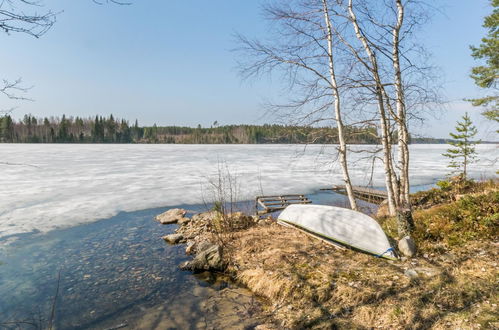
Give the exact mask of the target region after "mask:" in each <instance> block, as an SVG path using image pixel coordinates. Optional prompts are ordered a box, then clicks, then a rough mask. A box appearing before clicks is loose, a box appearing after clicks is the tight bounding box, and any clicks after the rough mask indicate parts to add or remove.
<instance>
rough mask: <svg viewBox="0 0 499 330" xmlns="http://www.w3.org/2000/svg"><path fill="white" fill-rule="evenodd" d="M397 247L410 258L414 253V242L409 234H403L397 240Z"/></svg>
mask: <svg viewBox="0 0 499 330" xmlns="http://www.w3.org/2000/svg"><path fill="white" fill-rule="evenodd" d="M398 248H399V251H400V252H401V253H402V254H403V255H404V256H406V257H409V258H412V257H414V256H415V255H416V244H415V243H414V241H413V240H412V238H410V237H409V236H405V237H404V238H402V239H401V240H400V241H399V243H398Z"/></svg>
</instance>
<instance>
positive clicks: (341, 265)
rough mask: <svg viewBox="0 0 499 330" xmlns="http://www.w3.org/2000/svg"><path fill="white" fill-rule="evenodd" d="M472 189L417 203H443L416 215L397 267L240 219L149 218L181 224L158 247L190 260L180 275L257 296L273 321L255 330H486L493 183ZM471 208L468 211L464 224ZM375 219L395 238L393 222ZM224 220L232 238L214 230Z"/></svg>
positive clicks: (494, 293) (493, 241)
mask: <svg viewBox="0 0 499 330" xmlns="http://www.w3.org/2000/svg"><path fill="white" fill-rule="evenodd" d="M482 188H483V189H482ZM473 189H474V190H473V195H470V196H471V197H463V198H460V199H459V200H455V199H451V198H449V199H445V198H443V197H442V196H444V197H445V196H447V195H444V194H443V193H440V192H439V191H429V192H428V193H427V194H423V193H419V195H417V196H415V197H418V198H432V197H431V196H434V195H438V196H439V200H442V201H443V202H439V203H431V207H429V208H427V209H424V208H420V209H418V210H417V211H416V212H415V213H414V215H415V218H414V220H415V224H416V228H415V232H414V237H415V240H416V243H417V246H418V251H417V253H416V254H415V255H414V256H413V257H407V258H402V259H401V260H398V261H388V260H384V259H379V258H375V257H373V256H371V255H366V254H363V253H359V252H355V251H352V250H338V249H336V248H334V247H333V246H331V245H329V244H326V243H324V242H322V241H320V240H317V239H314V238H312V237H310V236H308V235H306V234H304V233H302V232H300V231H297V230H294V229H292V228H287V227H283V226H280V225H278V224H277V223H275V222H274V221H273V220H272V219H271V218H268V219H264V220H259V219H258V218H256V217H251V216H247V215H244V214H242V213H233V214H229V215H223V214H220V213H218V212H214V211H211V212H204V213H200V214H196V215H194V216H192V217H191V218H189V217H187V216H186V214H187V212H185V211H184V210H170V211H168V212H166V213H164V214H162V215H160V216H158V218H157V220H158V221H167V222H168V223H177V224H178V225H179V227H178V228H177V230H176V231H175V233H174V234H171V235H167V236H165V237H164V239H165V241H167V242H168V243H170V244H185V246H186V253H187V254H189V255H192V256H193V258H192V260H190V261H187V262H185V263H183V264H182V265H180V267H181V268H182V269H186V270H190V271H193V272H200V271H207V270H208V271H215V272H223V273H225V274H227V275H229V276H230V277H231V278H232V279H233V280H235V281H236V282H237V283H240V284H242V285H243V286H245V287H247V288H248V289H249V290H250V291H251V292H253V294H255V295H256V296H258V297H260V298H261V301H262V303H263V305H264V311H263V312H264V313H265V314H266V315H268V316H269V319H270V320H271V322H268V323H266V324H264V325H261V326H260V329H273V328H276V329H277V328H313V329H330V328H376V327H378V328H391V329H403V328H431V329H448V328H470V329H478V328H480V327H482V328H490V327H492V328H494V327H497V326H499V324H498V322H497V318H496V317H495V316H496V311H497V304H498V303H499V301H498V300H499V298H498V297H499V292H498V289H497V285H496V281H497V276H499V266H498V263H497V260H499V243H498V235H497V214H499V209H498V205H499V192H498V185H497V183H494V182H493V183H491V184H490V185H488V186H484V187H475V188H473ZM423 195H424V196H423ZM450 210H452V211H450ZM470 210H473V212H476V213H474V214H473V215H472V216H471V217H470ZM179 215H181V216H179ZM170 216H171V217H172V218H171V219H167V218H169V217H170ZM175 216H177V218H176V220H174V219H173V218H174V217H175ZM466 217H470V220H468V219H467V218H466ZM453 219H461V220H459V221H461V222H460V223H458V222H453V221H457V220H453ZM463 219H464V220H463ZM494 219H495V220H494ZM378 221H379V222H380V224H381V225H382V227H383V229H384V230H385V232H386V233H387V234H388V235H389V236H391V237H396V236H395V234H394V228H395V227H396V225H395V224H396V221H395V219H393V218H390V217H386V216H385V217H379V218H378ZM467 221H469V223H468V222H467ZM227 222H229V223H230V224H231V226H232V227H231V228H230V229H231V230H230V231H224V230H222V229H223V228H224V226H227ZM491 224H495V225H496V226H495V228H496V229H494V226H492V227H491ZM439 226H442V227H439ZM477 226H482V227H480V228H478V227H477ZM436 227H438V228H436ZM225 229H227V228H225ZM472 229H473V230H474V231H476V233H477V234H476V235H475V236H473V235H470V230H472ZM436 233H440V236H437V234H436ZM454 237H458V238H459V239H460V240H459V241H456V239H457V238H454ZM494 315H495V316H494Z"/></svg>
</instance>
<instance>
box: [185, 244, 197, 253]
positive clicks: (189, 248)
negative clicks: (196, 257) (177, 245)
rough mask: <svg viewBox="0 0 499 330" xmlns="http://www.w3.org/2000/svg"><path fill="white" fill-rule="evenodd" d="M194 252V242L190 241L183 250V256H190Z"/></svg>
mask: <svg viewBox="0 0 499 330" xmlns="http://www.w3.org/2000/svg"><path fill="white" fill-rule="evenodd" d="M195 251H196V242H193V241H190V242H189V243H187V247H186V248H185V254H187V255H190V254H193V253H194V252H195Z"/></svg>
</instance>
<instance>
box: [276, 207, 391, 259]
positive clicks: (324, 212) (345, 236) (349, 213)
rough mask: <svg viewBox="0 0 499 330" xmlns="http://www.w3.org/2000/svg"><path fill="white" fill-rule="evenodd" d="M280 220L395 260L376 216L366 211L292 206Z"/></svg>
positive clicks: (284, 212)
mask: <svg viewBox="0 0 499 330" xmlns="http://www.w3.org/2000/svg"><path fill="white" fill-rule="evenodd" d="M277 220H278V222H280V223H283V224H288V225H292V226H295V227H297V228H299V229H302V230H304V231H306V232H308V233H310V234H313V235H314V236H318V237H319V238H322V239H324V240H327V241H331V242H332V243H339V244H341V245H344V246H347V247H351V248H354V249H357V250H361V251H363V252H367V253H370V254H373V255H375V256H378V257H383V258H387V259H394V258H395V254H394V252H393V249H392V247H391V246H390V243H389V242H388V238H387V237H386V235H385V233H384V231H383V229H381V227H380V225H379V224H378V223H377V222H376V220H374V219H373V218H371V217H369V216H368V215H365V214H363V213H360V212H357V211H353V210H349V209H345V208H341V207H334V206H327V205H298V204H296V205H289V206H288V207H286V208H285V209H284V210H283V211H282V212H281V214H280V215H279V217H278V219H277Z"/></svg>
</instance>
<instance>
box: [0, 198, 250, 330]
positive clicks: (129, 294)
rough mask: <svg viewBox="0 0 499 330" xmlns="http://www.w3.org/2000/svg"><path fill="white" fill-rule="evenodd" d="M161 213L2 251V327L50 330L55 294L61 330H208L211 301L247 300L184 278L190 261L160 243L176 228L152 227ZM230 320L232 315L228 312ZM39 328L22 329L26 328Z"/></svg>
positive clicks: (124, 216)
mask: <svg viewBox="0 0 499 330" xmlns="http://www.w3.org/2000/svg"><path fill="white" fill-rule="evenodd" d="M192 208H193V207H190V209H192ZM163 211H165V209H164V208H158V209H149V210H144V211H137V212H131V213H120V214H118V215H117V216H115V217H112V218H110V219H107V220H101V221H98V222H94V223H90V224H86V225H81V226H77V227H72V228H69V229H63V230H55V231H51V232H49V233H47V234H31V235H28V236H26V235H25V236H24V237H23V238H22V239H19V240H16V241H15V242H14V243H12V244H10V245H8V246H6V247H4V249H2V250H0V261H1V265H0V323H2V322H14V321H15V322H18V321H26V322H29V323H33V324H34V325H40V324H42V325H44V326H47V325H48V322H49V320H50V318H51V317H50V315H51V310H52V304H53V299H54V296H55V295H56V293H57V292H58V293H57V300H56V305H55V306H56V308H55V321H56V322H55V323H56V326H57V328H59V329H69V328H71V329H84V328H85V329H86V328H100V329H102V328H105V327H115V326H117V325H125V324H126V325H127V326H129V327H130V326H131V325H133V327H132V328H154V327H155V326H154V324H155V323H158V325H159V324H162V325H165V322H169V323H170V326H172V327H178V326H181V327H185V326H189V327H191V326H193V327H197V326H196V325H198V326H199V327H201V328H204V326H205V323H206V318H208V319H209V318H210V317H211V318H214V317H213V314H214V312H212V313H211V314H212V315H209V314H210V313H207V312H206V311H203V306H204V305H203V304H205V305H206V304H207V303H208V302H209V299H208V298H210V299H213V297H218V298H219V299H220V300H222V301H224V299H223V298H221V297H224V295H225V296H226V295H227V292H226V291H227V290H229V289H230V290H231V292H232V293H231V295H232V296H233V295H234V292H233V291H234V290H235V292H238V293H237V294H239V295H243V294H245V295H246V296H249V293H248V292H244V291H240V290H241V289H240V288H237V287H234V286H233V285H232V284H230V282H223V281H222V282H220V281H218V282H213V283H210V281H209V279H208V280H207V279H206V278H205V279H203V278H202V277H199V276H192V275H191V274H190V273H189V272H183V271H180V270H179V269H178V264H179V263H180V262H182V261H184V260H187V257H186V255H185V252H184V247H183V246H181V245H180V246H169V245H167V244H166V243H165V242H164V241H163V240H162V239H161V236H163V235H165V234H168V233H171V232H173V230H174V229H175V226H174V225H170V226H163V225H161V224H159V223H157V222H155V221H153V217H154V216H155V215H157V214H159V213H161V212H163ZM59 272H60V280H59V289H57V287H58V274H59ZM222 289H223V290H222ZM238 290H239V291H238ZM229 296H230V295H229ZM243 297H244V296H243ZM248 299H249V298H248ZM225 300H227V299H225ZM238 300H240V301H241V299H238ZM243 300H244V299H243ZM248 303H251V304H253V303H254V302H251V301H250V300H248ZM222 305H223V304H222ZM151 309H152V310H153V312H151ZM230 313H235V310H233V311H225V314H228V315H230ZM154 315H156V316H154ZM215 319H218V318H215ZM138 320H142V322H138V323H137V321H138ZM201 321H202V323H199V322H201ZM218 321H220V320H218ZM148 322H149V323H148ZM198 323H199V324H198ZM241 324H244V322H242V323H241ZM0 325H1V324H0ZM34 325H33V326H32V325H29V324H28V323H24V324H23V328H34V327H35V326H34ZM104 325H105V326H104ZM0 328H1V326H0ZM161 328H164V327H161Z"/></svg>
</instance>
